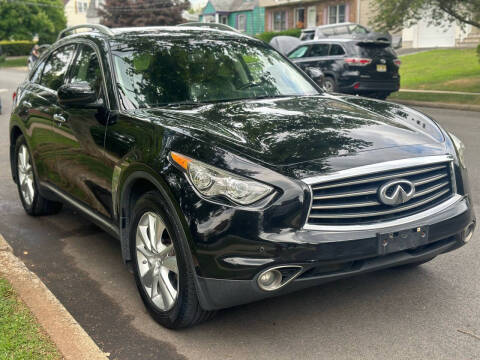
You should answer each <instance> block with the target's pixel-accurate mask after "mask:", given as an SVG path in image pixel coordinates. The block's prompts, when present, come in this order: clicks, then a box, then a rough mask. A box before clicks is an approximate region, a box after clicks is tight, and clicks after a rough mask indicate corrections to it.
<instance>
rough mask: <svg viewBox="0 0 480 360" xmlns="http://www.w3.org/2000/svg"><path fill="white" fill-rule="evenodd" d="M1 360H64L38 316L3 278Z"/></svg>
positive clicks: (1, 293) (0, 292)
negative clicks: (44, 330) (41, 325)
mask: <svg viewBox="0 0 480 360" xmlns="http://www.w3.org/2000/svg"><path fill="white" fill-rule="evenodd" d="M0 359H22V360H30V359H32V360H33V359H35V360H37V359H42V360H43V359H44V360H52V359H55V360H56V359H61V356H60V354H59V352H58V350H57V349H56V347H55V345H54V344H53V343H52V341H51V340H50V339H49V338H48V337H47V335H45V334H44V333H43V331H42V329H41V328H40V326H39V325H38V324H37V322H36V321H35V318H34V316H33V315H32V314H31V313H30V311H29V310H28V309H27V308H26V307H25V305H24V304H23V303H22V302H21V301H20V299H18V298H17V296H16V294H15V292H14V291H13V289H12V287H11V286H10V284H9V283H8V281H6V280H5V279H2V278H0Z"/></svg>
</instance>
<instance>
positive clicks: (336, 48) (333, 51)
mask: <svg viewBox="0 0 480 360" xmlns="http://www.w3.org/2000/svg"><path fill="white" fill-rule="evenodd" d="M339 55H345V51H344V50H343V48H342V47H341V46H340V45H337V44H332V46H330V56H339Z"/></svg>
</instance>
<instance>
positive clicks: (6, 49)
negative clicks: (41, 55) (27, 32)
mask: <svg viewBox="0 0 480 360" xmlns="http://www.w3.org/2000/svg"><path fill="white" fill-rule="evenodd" d="M34 45H35V42H33V41H28V40H15V41H0V46H1V47H2V50H3V55H5V56H25V55H29V54H30V51H31V50H32V48H33V46H34Z"/></svg>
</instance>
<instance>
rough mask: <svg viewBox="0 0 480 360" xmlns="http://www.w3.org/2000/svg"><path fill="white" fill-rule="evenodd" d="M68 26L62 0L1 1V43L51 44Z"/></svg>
mask: <svg viewBox="0 0 480 360" xmlns="http://www.w3.org/2000/svg"><path fill="white" fill-rule="evenodd" d="M65 26H66V19H65V14H64V8H63V1H62V0H0V40H31V39H33V37H34V36H35V35H38V37H39V42H40V43H52V42H53V41H55V38H56V36H57V34H58V32H59V31H60V30H62V29H63V28H65Z"/></svg>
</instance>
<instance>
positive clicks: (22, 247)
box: [0, 70, 480, 360]
mask: <svg viewBox="0 0 480 360" xmlns="http://www.w3.org/2000/svg"><path fill="white" fill-rule="evenodd" d="M23 77H24V73H22V72H19V71H16V70H0V96H1V97H2V101H3V105H4V115H1V116H0V233H2V234H3V236H4V237H5V239H6V240H7V241H8V242H9V243H10V244H11V245H12V247H13V248H14V250H15V253H16V255H17V256H19V257H20V258H21V259H22V260H23V261H24V262H25V263H26V264H27V266H28V267H29V268H30V269H31V270H32V271H34V272H35V273H37V274H38V276H39V277H40V278H41V279H42V280H43V281H44V282H45V284H46V285H47V286H48V287H49V288H50V290H51V291H52V292H53V293H54V294H55V295H56V296H57V297H58V299H59V300H60V301H61V302H62V303H63V304H64V305H65V307H66V308H67V310H69V311H70V313H71V314H72V315H73V316H74V317H75V319H76V320H77V321H78V322H79V323H80V324H81V325H82V326H83V327H84V329H85V330H86V331H87V332H88V333H89V334H90V335H91V336H92V338H93V339H94V340H95V341H96V342H97V344H98V345H99V346H100V348H101V349H102V350H103V351H105V352H110V353H111V359H162V360H168V359H185V358H186V359H195V360H200V359H209V360H214V359H278V360H280V359H302V360H303V359H478V358H480V340H479V337H480V281H479V279H480V266H479V259H480V236H479V235H478V234H479V233H480V232H477V234H475V236H474V238H473V240H472V241H471V243H470V244H468V245H467V246H465V247H463V248H461V249H459V250H458V251H456V252H454V253H450V254H447V255H442V256H440V257H438V258H437V259H435V260H434V261H432V262H431V263H428V264H426V265H424V266H422V267H420V268H417V269H412V270H385V271H380V272H376V273H372V274H369V275H363V276H358V277H355V278H351V279H346V280H341V281H337V282H334V283H329V284H326V285H323V286H320V287H316V288H311V289H307V290H304V291H301V292H297V293H294V294H290V295H287V296H283V297H279V298H275V299H269V300H264V301H261V302H257V303H253V304H249V305H245V306H240V307H237V308H233V309H227V310H223V311H221V312H219V314H218V315H217V317H216V318H214V319H213V320H212V321H210V322H208V323H205V324H202V325H200V326H197V327H195V328H192V329H187V330H182V331H177V332H174V331H169V330H165V329H163V328H162V327H160V326H158V325H157V324H156V323H155V322H154V321H153V320H151V318H150V317H149V316H148V314H147V313H146V311H145V309H144V307H143V304H142V302H141V300H140V297H139V296H138V295H137V291H136V288H135V284H134V280H133V276H132V275H131V274H130V273H129V272H128V270H127V269H126V268H125V266H124V265H123V263H122V259H121V253H120V246H119V243H118V242H117V241H116V240H115V239H113V238H112V237H110V236H108V235H107V234H106V233H104V232H103V231H101V230H100V229H99V228H97V227H96V226H95V225H92V224H91V223H90V222H89V221H87V220H85V219H84V218H82V217H81V216H80V215H79V214H77V213H75V212H73V211H72V210H70V209H68V208H66V209H65V210H63V211H62V212H61V213H60V214H58V215H55V216H50V217H42V218H32V217H29V216H27V215H25V213H24V211H23V209H22V208H21V205H20V202H19V200H18V195H17V190H16V187H15V184H14V183H13V181H12V180H11V175H10V168H9V160H8V115H7V113H9V108H10V104H11V94H12V92H13V90H14V88H15V86H16V84H18V83H19V82H20V81H21V80H22V78H23ZM2 89H4V91H2ZM421 110H422V111H424V112H426V113H428V114H429V115H431V116H433V117H434V118H435V119H437V120H438V121H439V122H440V123H442V124H443V125H444V126H445V127H446V128H447V129H448V130H451V131H453V132H454V133H455V134H456V135H457V136H458V137H460V138H461V139H463V140H464V142H465V144H466V146H467V150H468V152H467V162H468V164H469V169H470V170H469V171H470V179H471V186H472V191H473V193H474V194H473V197H474V202H475V205H476V207H477V209H480V206H479V204H480V182H479V181H478V179H480V141H479V136H480V113H478V112H464V111H452V110H445V109H441V110H436V109H421ZM469 334H470V335H469ZM475 336H477V337H475Z"/></svg>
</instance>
